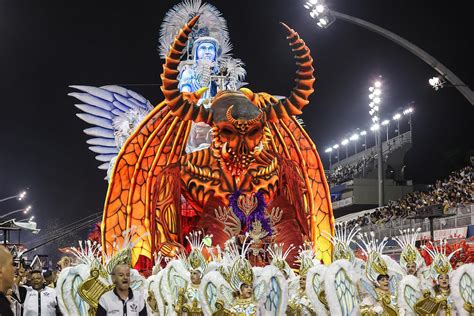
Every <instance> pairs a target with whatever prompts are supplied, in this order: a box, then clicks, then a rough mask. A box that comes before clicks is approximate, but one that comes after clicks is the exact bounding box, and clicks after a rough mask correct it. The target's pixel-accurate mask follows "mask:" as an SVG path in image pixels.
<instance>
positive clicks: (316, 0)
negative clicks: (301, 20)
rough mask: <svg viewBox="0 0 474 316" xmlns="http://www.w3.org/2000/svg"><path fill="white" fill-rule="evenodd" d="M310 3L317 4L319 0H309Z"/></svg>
mask: <svg viewBox="0 0 474 316" xmlns="http://www.w3.org/2000/svg"><path fill="white" fill-rule="evenodd" d="M309 3H311V4H316V3H318V0H309Z"/></svg>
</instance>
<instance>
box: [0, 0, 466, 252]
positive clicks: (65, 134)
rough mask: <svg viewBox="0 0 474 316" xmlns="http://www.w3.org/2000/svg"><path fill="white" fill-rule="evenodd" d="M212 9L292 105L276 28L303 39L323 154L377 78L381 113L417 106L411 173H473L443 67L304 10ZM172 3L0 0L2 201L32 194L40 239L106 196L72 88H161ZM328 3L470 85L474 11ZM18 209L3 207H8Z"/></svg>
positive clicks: (259, 87)
mask: <svg viewBox="0 0 474 316" xmlns="http://www.w3.org/2000/svg"><path fill="white" fill-rule="evenodd" d="M209 2H210V3H212V4H214V5H215V6H216V7H217V8H218V9H219V10H220V11H221V12H222V13H223V15H224V17H225V18H226V19H227V22H228V25H229V30H230V37H231V40H232V42H233V44H234V56H235V57H238V58H241V59H242V60H243V61H244V62H245V63H246V65H247V66H246V69H247V72H248V76H247V80H246V81H248V82H249V83H250V85H249V87H250V88H251V89H252V90H254V91H267V92H270V93H274V94H278V95H286V94H288V92H289V90H290V88H291V87H292V78H293V73H294V65H293V59H292V56H291V53H290V51H289V49H288V47H287V43H286V40H285V37H284V32H283V31H282V28H281V26H280V25H279V24H278V22H279V21H284V22H286V23H288V24H289V25H290V26H291V27H293V28H294V29H296V30H297V31H298V32H299V33H300V35H301V36H302V37H303V38H304V39H305V41H306V42H307V44H308V46H309V47H310V48H311V50H312V55H313V58H314V59H315V68H316V75H317V84H316V87H315V89H316V92H315V93H314V95H313V96H312V98H311V104H310V105H309V106H308V107H307V108H306V109H305V112H304V115H303V119H304V120H305V123H306V126H307V130H308V132H309V134H310V135H311V136H312V137H313V139H314V140H315V142H316V144H317V146H318V148H319V151H320V153H321V155H322V156H325V154H324V148H326V146H327V145H329V144H331V143H332V142H333V141H340V140H341V139H342V138H343V136H344V135H345V133H349V132H351V131H352V130H354V129H355V128H358V127H361V128H363V127H365V126H366V124H367V123H368V122H369V115H368V113H367V109H368V106H367V102H368V99H367V92H368V90H367V88H368V86H369V85H370V82H371V80H372V79H373V78H375V77H376V76H378V75H382V76H383V78H384V92H385V94H384V103H383V110H382V113H387V114H391V113H393V112H395V111H396V110H397V108H399V107H401V106H404V105H405V104H407V103H408V102H410V101H414V102H415V103H416V113H415V115H414V144H413V149H412V150H411V152H409V154H408V155H407V157H406V163H407V167H408V172H409V176H410V177H411V178H412V179H414V180H415V181H416V182H418V183H429V182H432V181H433V180H434V179H436V178H437V177H442V176H445V175H446V174H447V173H448V172H449V171H450V170H452V169H454V168H458V167H460V166H461V165H462V164H463V163H464V162H463V159H465V157H466V154H467V153H468V151H469V149H472V147H473V146H472V145H473V141H472V139H473V137H472V136H473V133H472V119H473V106H471V105H470V104H469V103H468V102H467V101H466V100H465V99H464V98H463V97H462V96H461V94H460V93H459V92H457V91H456V90H455V89H453V88H444V89H442V90H440V91H438V92H435V91H434V90H433V89H432V88H431V87H429V85H428V83H427V81H428V79H429V78H430V77H432V76H433V75H435V71H434V70H432V69H431V68H430V67H429V66H428V65H427V64H425V63H424V62H423V61H421V60H420V59H418V58H417V57H415V56H414V55H412V54H411V53H409V52H408V51H406V50H404V49H403V48H401V47H399V46H397V45H396V44H393V43H392V42H390V41H389V40H387V39H385V38H383V37H381V36H379V35H376V34H374V33H371V32H369V31H367V30H364V29H362V28H360V27H357V26H354V25H351V24H348V23H347V22H343V21H336V22H335V23H334V24H333V25H331V27H330V28H328V29H326V30H319V29H318V28H317V27H316V25H315V23H314V22H315V21H314V20H312V19H311V18H310V17H309V15H308V12H307V11H306V10H305V9H304V8H303V3H304V2H303V1H299V0H291V1H290V0H278V1H276V0H252V1H250V0H249V1H244V0H239V1H229V0H225V1H224V0H215V1H209ZM176 3H178V1H134V2H132V1H128V2H120V1H58V0H49V1H47V2H45V1H33V0H0V80H1V82H0V87H2V88H1V90H0V91H1V104H2V106H1V116H0V122H1V124H0V140H1V142H0V144H1V151H0V197H3V196H7V195H11V194H15V193H16V192H17V191H19V190H21V189H22V188H25V187H29V189H30V195H29V201H30V202H31V203H32V204H33V206H34V211H33V214H34V215H35V216H36V217H37V218H38V224H39V226H40V228H43V230H45V231H47V230H51V229H52V228H55V227H56V228H57V227H61V225H64V223H70V222H72V221H75V220H78V219H81V218H83V217H85V216H87V215H90V214H93V213H96V212H99V211H101V209H102V204H103V200H104V196H105V192H106V182H105V181H104V180H103V177H104V173H103V172H102V171H99V170H98V169H97V168H96V167H97V166H98V162H97V161H95V160H94V158H93V157H94V155H93V154H92V153H91V152H90V151H89V150H88V149H87V146H86V144H85V141H86V136H85V135H84V134H83V132H82V130H83V129H84V128H86V127H87V125H86V124H85V123H84V122H82V121H80V120H79V119H78V118H77V117H76V116H75V114H76V113H77V110H76V108H74V106H73V104H74V99H72V98H71V97H68V96H67V93H68V92H71V90H70V89H69V88H68V85H71V84H83V85H93V86H94V85H95V86H100V85H105V84H137V83H146V84H158V83H159V82H160V81H159V75H160V70H161V64H162V60H161V59H160V58H159V55H158V53H157V45H158V43H157V42H158V32H159V27H160V24H161V21H162V19H163V16H164V14H165V12H166V11H167V10H168V9H169V8H171V7H172V6H173V5H174V4H176ZM328 4H329V6H330V7H331V8H333V9H335V10H338V11H341V12H344V13H347V14H350V15H354V16H357V17H360V18H362V19H366V20H368V21H370V22H372V23H375V24H378V25H380V26H382V27H385V28H387V29H389V30H391V31H393V32H395V33H397V34H399V35H400V36H402V37H405V38H406V39H407V40H409V41H411V42H413V43H415V44H416V45H418V46H419V47H421V48H423V49H424V50H426V51H427V52H428V53H430V54H431V55H433V56H434V57H436V58H437V59H438V60H439V61H440V62H442V63H443V64H444V65H446V66H447V67H448V68H450V69H451V70H452V71H453V72H454V73H456V74H457V75H458V77H460V78H461V79H462V80H463V81H464V82H465V83H466V84H467V85H469V86H471V87H473V71H472V70H473V62H472V49H471V47H470V45H469V44H471V43H472V38H473V32H472V23H471V22H470V20H471V16H470V12H471V6H470V4H472V2H471V1H456V2H455V5H452V4H449V3H447V2H446V1H408V0H398V1H388V0H384V1H377V0H358V1H350V0H346V1H341V0H328ZM127 88H130V89H134V90H136V91H137V92H140V93H141V94H143V95H144V96H145V97H146V98H148V99H149V100H150V101H151V102H152V103H153V104H157V103H158V102H159V101H160V100H161V98H162V97H161V92H160V90H159V87H158V86H138V87H132V86H128V87H127ZM16 206H21V204H19V203H17V202H14V203H9V204H4V205H1V204H0V211H2V212H6V211H8V210H10V208H13V207H16ZM58 231H60V230H58ZM25 238H26V239H31V238H32V237H31V236H28V237H25ZM71 238H76V236H73V237H70V238H65V239H61V241H60V242H59V243H57V245H65V244H67V243H68V242H70V240H71Z"/></svg>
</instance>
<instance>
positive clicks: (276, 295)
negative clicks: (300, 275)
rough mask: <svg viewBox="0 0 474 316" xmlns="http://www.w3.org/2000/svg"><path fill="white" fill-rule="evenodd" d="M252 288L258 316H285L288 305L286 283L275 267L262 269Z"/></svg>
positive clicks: (269, 266) (270, 266)
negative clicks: (258, 311)
mask: <svg viewBox="0 0 474 316" xmlns="http://www.w3.org/2000/svg"><path fill="white" fill-rule="evenodd" d="M254 287H255V298H256V299H257V300H258V301H259V306H260V308H259V309H260V315H263V316H266V315H268V316H270V315H271V316H277V315H285V313H286V308H287V305H288V282H287V281H286V279H285V277H284V275H283V274H282V273H281V271H280V270H279V269H278V268H277V267H275V266H273V265H268V266H266V267H265V268H263V269H262V271H261V273H260V276H259V277H258V278H257V279H256V280H255V285H254Z"/></svg>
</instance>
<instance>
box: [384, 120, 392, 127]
mask: <svg viewBox="0 0 474 316" xmlns="http://www.w3.org/2000/svg"><path fill="white" fill-rule="evenodd" d="M388 123H390V120H383V121H382V125H384V126H385V125H388Z"/></svg>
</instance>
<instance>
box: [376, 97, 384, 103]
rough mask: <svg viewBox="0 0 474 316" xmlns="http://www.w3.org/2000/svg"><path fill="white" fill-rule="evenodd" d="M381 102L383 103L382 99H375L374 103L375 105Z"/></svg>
mask: <svg viewBox="0 0 474 316" xmlns="http://www.w3.org/2000/svg"><path fill="white" fill-rule="evenodd" d="M381 101H382V99H380V97H375V98H374V103H375V104H379V103H380V102H381Z"/></svg>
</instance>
